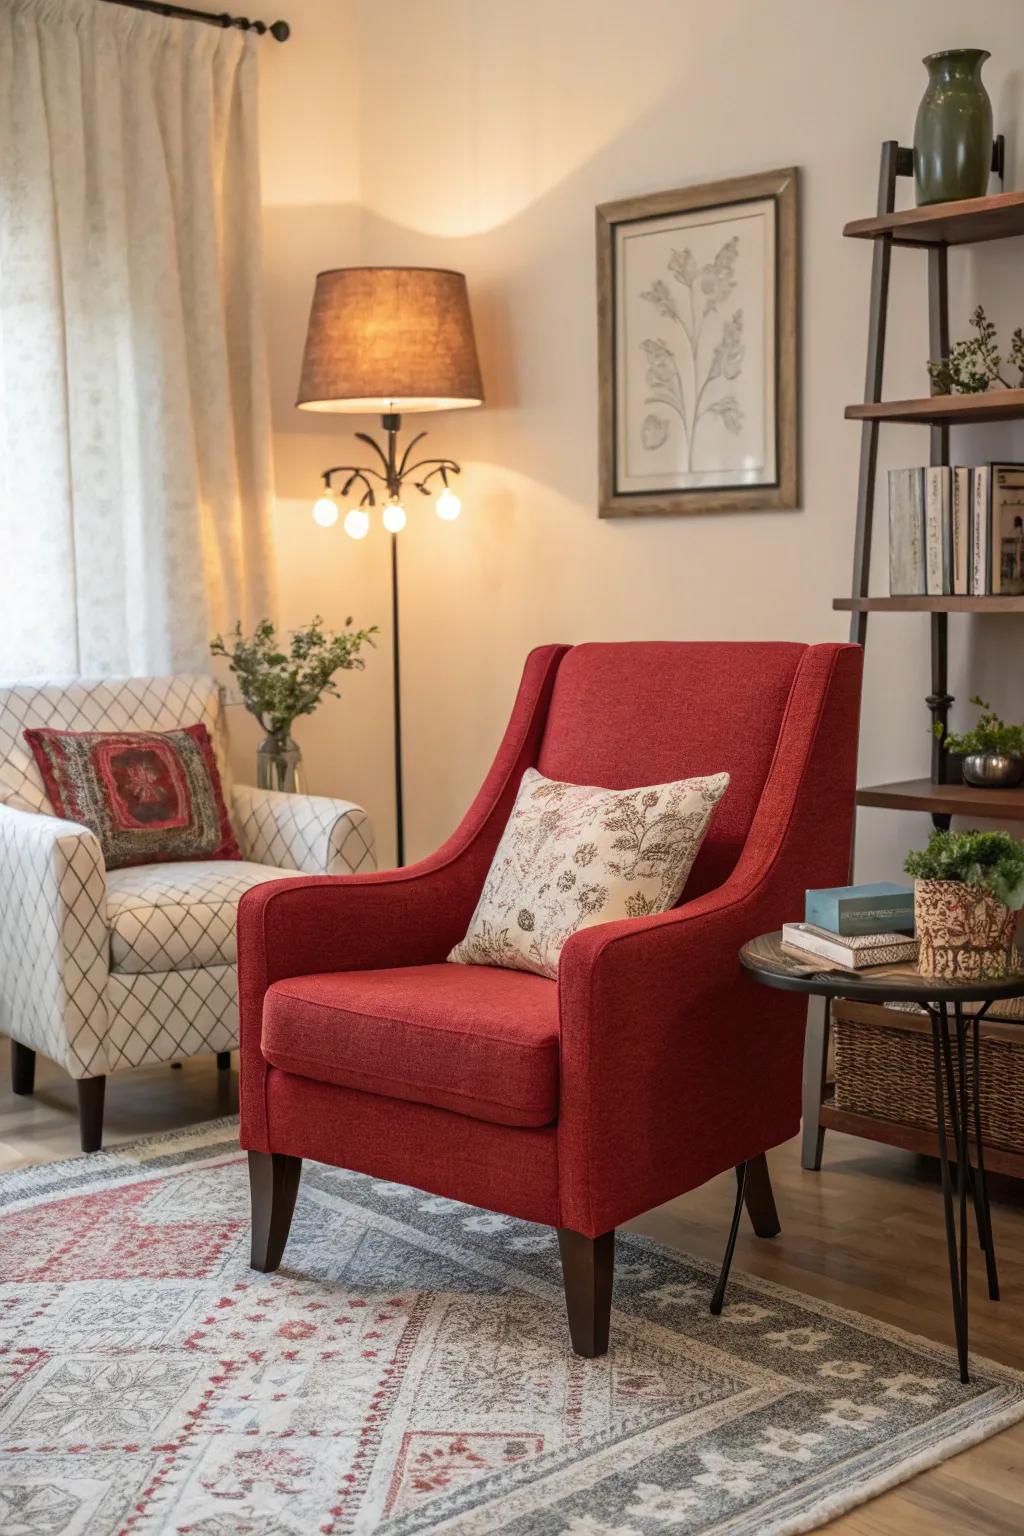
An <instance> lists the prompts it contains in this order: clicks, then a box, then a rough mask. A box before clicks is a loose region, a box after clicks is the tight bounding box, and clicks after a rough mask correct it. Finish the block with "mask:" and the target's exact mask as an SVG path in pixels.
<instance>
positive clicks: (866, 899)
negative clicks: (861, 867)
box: [782, 880, 917, 971]
mask: <svg viewBox="0 0 1024 1536" xmlns="http://www.w3.org/2000/svg"><path fill="white" fill-rule="evenodd" d="M782 943H783V947H784V948H785V949H787V950H788V951H789V952H790V953H791V954H792V955H794V956H795V957H796V958H798V959H804V960H809V961H813V962H814V963H815V964H816V965H820V966H822V968H824V969H830V968H833V967H834V968H836V969H839V970H843V971H865V970H870V969H872V968H873V967H874V966H890V965H902V964H906V963H907V962H910V961H913V960H916V958H917V942H916V940H915V938H914V892H913V890H912V889H911V887H910V886H907V885H896V884H894V883H893V882H891V881H887V880H886V881H880V882H878V883H877V884H874V885H842V886H837V887H833V888H832V889H830V890H824V891H808V892H807V896H806V901H805V905H804V921H803V922H802V923H785V924H784V925H783V929H782Z"/></svg>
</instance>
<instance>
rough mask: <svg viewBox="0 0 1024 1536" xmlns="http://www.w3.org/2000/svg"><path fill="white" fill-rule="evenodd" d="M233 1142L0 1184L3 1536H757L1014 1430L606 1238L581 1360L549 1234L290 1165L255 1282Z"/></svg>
mask: <svg viewBox="0 0 1024 1536" xmlns="http://www.w3.org/2000/svg"><path fill="white" fill-rule="evenodd" d="M236 1137H237V1128H236V1126H235V1124H234V1122H232V1121H219V1122H216V1123H213V1124H210V1125H206V1126H202V1127H199V1128H197V1129H196V1130H194V1131H191V1132H189V1133H185V1134H180V1135H175V1136H172V1137H162V1138H153V1139H150V1140H148V1141H145V1142H141V1143H136V1144H135V1145H134V1146H132V1147H129V1148H123V1149H119V1150H117V1151H114V1152H107V1153H101V1154H98V1155H95V1156H93V1157H89V1158H77V1159H75V1160H73V1161H71V1162H65V1163H56V1164H49V1165H46V1166H43V1167H41V1168H36V1169H27V1170H22V1171H18V1172H15V1173H11V1174H8V1175H6V1176H5V1177H4V1178H3V1179H0V1255H2V1262H0V1530H2V1531H3V1532H4V1536H85V1533H90V1536H113V1533H115V1532H119V1533H129V1532H130V1533H134V1536H153V1533H157V1532H175V1533H181V1536H250V1533H251V1536H257V1533H258V1536H315V1533H322V1536H335V1533H337V1536H342V1533H347V1532H351V1533H361V1532H368V1531H377V1530H383V1531H386V1532H388V1533H389V1536H405V1533H409V1536H411V1533H413V1532H418V1531H430V1532H452V1533H456V1532H457V1533H460V1536H484V1533H491V1532H501V1533H503V1536H654V1533H663V1532H666V1531H680V1532H691V1533H702V1536H710V1533H712V1532H718V1533H725V1532H729V1533H733V1536H741V1533H747V1536H755V1533H756V1536H769V1533H773V1532H774V1533H781V1532H787V1531H803V1530H809V1529H811V1528H813V1527H814V1526H816V1525H820V1524H822V1523H823V1522H824V1521H826V1520H827V1519H829V1518H830V1517H831V1516H833V1515H835V1514H837V1513H839V1512H840V1511H842V1510H843V1509H846V1508H848V1507H850V1506H851V1505H853V1504H856V1503H858V1502H859V1501H861V1500H864V1499H867V1498H869V1497H871V1496H872V1495H873V1494H876V1493H878V1492H880V1491H881V1490H882V1489H884V1488H887V1487H889V1486H891V1485H892V1484H894V1483H896V1482H899V1481H900V1480H901V1479H904V1478H907V1477H909V1476H910V1475H911V1474H912V1473H914V1472H916V1471H918V1470H920V1469H921V1468H923V1467H926V1466H929V1465H931V1464H932V1463H934V1462H937V1461H940V1460H942V1459H943V1458H944V1457H947V1456H949V1455H952V1454H953V1453H954V1452H955V1451H957V1450H959V1449H962V1448H963V1447H965V1446H967V1445H970V1444H972V1443H973V1442H975V1441H977V1440H980V1439H982V1438H983V1437H984V1436H986V1435H990V1434H992V1433H993V1432H994V1431H995V1430H997V1429H999V1428H1001V1427H1002V1426H1003V1425H1006V1424H1009V1423H1010V1422H1012V1421H1013V1420H1015V1419H1018V1418H1021V1417H1022V1416H1024V1378H1022V1377H1021V1376H1020V1375H1018V1374H1017V1373H1014V1372H1012V1371H1010V1370H1005V1369H1003V1368H1001V1367H999V1366H996V1365H991V1364H987V1363H985V1362H983V1361H979V1360H975V1361H974V1362H973V1381H972V1383H971V1385H970V1386H967V1387H965V1386H962V1385H961V1384H960V1381H959V1379H958V1375H957V1371H956V1368H955V1364H954V1360H953V1356H952V1353H951V1351H950V1350H948V1349H946V1348H942V1347H939V1346H937V1345H934V1344H930V1343H927V1342H925V1341H923V1340H921V1339H914V1338H911V1337H910V1336H909V1335H907V1334H904V1333H901V1332H899V1331H897V1330H895V1329H892V1328H887V1327H884V1326H882V1325H880V1324H878V1323H876V1322H872V1321H871V1320H870V1319H868V1318H866V1317H862V1316H858V1315H856V1314H853V1313H849V1312H843V1311H840V1310H838V1309H837V1308H835V1307H830V1306H826V1305H825V1304H823V1303H822V1302H819V1301H814V1300H811V1299H810V1298H808V1297H806V1296H800V1295H798V1294H796V1293H795V1292H793V1291H789V1290H784V1289H782V1288H781V1287H779V1286H775V1285H769V1284H767V1283H765V1282H763V1281H760V1280H754V1279H750V1278H749V1277H745V1276H743V1275H739V1274H737V1275H735V1276H734V1279H733V1282H732V1284H731V1286H730V1290H729V1296H728V1300H727V1304H726V1309H725V1312H724V1313H723V1315H722V1317H721V1318H713V1317H711V1316H710V1314H709V1312H708V1297H709V1294H710V1291H711V1288H712V1283H713V1276H712V1271H711V1269H710V1268H709V1266H708V1265H706V1264H704V1263H702V1262H699V1261H697V1260H695V1259H691V1258H687V1257H686V1256H684V1255H682V1254H679V1253H676V1252H672V1251H670V1250H668V1249H665V1248H662V1247H659V1246H658V1245H656V1244H654V1243H651V1242H648V1241H646V1240H644V1239H641V1238H636V1237H631V1236H628V1235H625V1236H623V1237H622V1238H621V1240H620V1244H619V1253H618V1263H617V1269H616V1281H615V1314H614V1319H613V1326H612V1345H611V1349H610V1351H609V1353H608V1355H607V1356H606V1357H605V1358H604V1359H603V1360H597V1361H585V1360H579V1359H577V1358H576V1357H575V1356H574V1355H573V1354H572V1353H571V1352H570V1350H569V1345H568V1338H567V1333H566V1327H565V1321H564V1313H563V1305H562V1294H561V1286H560V1278H559V1268H558V1258H557V1251H556V1245H555V1239H554V1235H553V1234H552V1233H550V1232H549V1231H547V1230H546V1229H542V1228H539V1227H535V1226H531V1225H529V1224H527V1223H524V1222H520V1221H512V1220H508V1219H506V1218H504V1217H501V1216H495V1215H491V1214H489V1213H487V1212H484V1211H478V1210H473V1209H471V1208H469V1207H466V1206H462V1205H457V1204H455V1203H454V1202H452V1201H449V1200H443V1199H439V1198H437V1197H435V1196H431V1195H425V1194H422V1193H418V1192H417V1191H415V1190H410V1189H405V1188H402V1187H399V1186H397V1185H392V1184H382V1183H379V1182H374V1181H373V1180H371V1179H368V1178H364V1177H360V1176H358V1175H355V1174H346V1173H343V1172H340V1171H338V1170H335V1169H328V1168H322V1167H319V1166H317V1165H315V1164H308V1163H307V1164H306V1166H305V1168H304V1171H303V1177H302V1186H301V1192H300V1196H299V1203H298V1207H297V1210H296V1215H295V1221H294V1224H293V1227H292V1234H291V1239H290V1241H289V1245H288V1249H287V1253H286V1265H285V1267H283V1268H282V1269H281V1270H280V1271H279V1273H278V1274H276V1275H258V1274H255V1273H253V1272H252V1271H251V1270H250V1269H249V1268H248V1267H247V1248H248V1197H247V1184H246V1172H245V1162H244V1158H243V1157H242V1155H241V1154H240V1153H239V1152H238V1147H237V1140H236ZM725 1219H726V1212H725V1211H723V1230H724V1225H725Z"/></svg>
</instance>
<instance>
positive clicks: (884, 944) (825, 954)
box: [782, 923, 917, 971]
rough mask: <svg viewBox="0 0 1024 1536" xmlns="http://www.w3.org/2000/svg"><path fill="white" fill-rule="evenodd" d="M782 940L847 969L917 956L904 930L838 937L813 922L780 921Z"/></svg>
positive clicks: (792, 946)
mask: <svg viewBox="0 0 1024 1536" xmlns="http://www.w3.org/2000/svg"><path fill="white" fill-rule="evenodd" d="M782 942H783V944H785V945H787V946H788V947H789V948H791V949H798V950H800V951H801V952H802V953H804V954H808V955H815V956H817V958H818V959H821V960H831V961H832V962H833V963H834V964H835V965H842V966H845V967H846V969H847V970H851V971H860V970H863V969H864V968H865V967H867V966H871V965H901V964H904V963H906V962H907V961H908V960H914V959H916V957H917V941H916V940H915V939H911V938H908V936H907V935H906V934H905V933H860V934H852V935H848V936H846V937H842V938H841V937H840V936H839V935H838V934H835V933H829V932H828V930H827V929H825V928H819V927H817V926H816V924H814V923H784V924H783V925H782Z"/></svg>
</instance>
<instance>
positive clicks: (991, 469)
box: [889, 464, 1024, 597]
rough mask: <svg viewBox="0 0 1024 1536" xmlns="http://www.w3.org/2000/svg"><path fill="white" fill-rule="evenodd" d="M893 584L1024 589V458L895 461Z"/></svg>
mask: <svg viewBox="0 0 1024 1536" xmlns="http://www.w3.org/2000/svg"><path fill="white" fill-rule="evenodd" d="M889 591H890V593H891V595H892V596H893V597H906V596H927V597H943V596H947V595H957V596H959V595H963V596H974V597H982V596H988V595H993V596H998V595H1003V596H1007V595H1020V594H1024V464H975V465H964V464H957V465H955V466H952V467H951V466H950V465H948V464H943V465H933V466H931V467H921V468H914V469H890V471H889Z"/></svg>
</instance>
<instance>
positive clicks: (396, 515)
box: [381, 501, 407, 533]
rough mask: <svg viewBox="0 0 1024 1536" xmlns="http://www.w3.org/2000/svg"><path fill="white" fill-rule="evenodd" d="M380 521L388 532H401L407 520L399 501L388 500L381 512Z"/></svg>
mask: <svg viewBox="0 0 1024 1536" xmlns="http://www.w3.org/2000/svg"><path fill="white" fill-rule="evenodd" d="M381 521H382V522H383V524H384V527H385V528H386V529H387V531H388V533H401V531H402V529H403V528H404V527H405V525H406V522H407V518H406V515H405V508H404V507H403V506H402V504H401V502H399V501H389V502H388V504H387V506H386V507H385V508H384V511H383V513H382V514H381Z"/></svg>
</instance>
